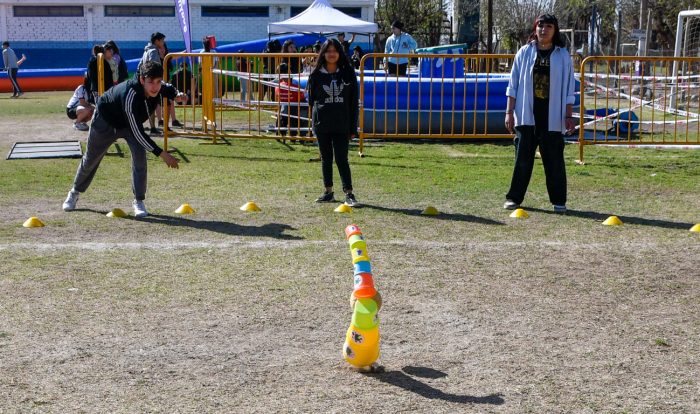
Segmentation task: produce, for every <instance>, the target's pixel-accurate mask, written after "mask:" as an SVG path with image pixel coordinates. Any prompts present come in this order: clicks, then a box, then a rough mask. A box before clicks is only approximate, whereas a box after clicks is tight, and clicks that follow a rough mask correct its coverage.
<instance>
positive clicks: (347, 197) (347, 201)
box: [345, 193, 360, 207]
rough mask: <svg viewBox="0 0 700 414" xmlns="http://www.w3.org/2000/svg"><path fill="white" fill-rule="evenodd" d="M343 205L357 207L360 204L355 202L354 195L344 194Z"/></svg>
mask: <svg viewBox="0 0 700 414" xmlns="http://www.w3.org/2000/svg"><path fill="white" fill-rule="evenodd" d="M345 205H346V206H348V207H357V206H359V205H360V203H358V202H357V199H356V198H355V194H353V193H347V194H345Z"/></svg>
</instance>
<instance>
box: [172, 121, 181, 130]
mask: <svg viewBox="0 0 700 414" xmlns="http://www.w3.org/2000/svg"><path fill="white" fill-rule="evenodd" d="M172 124H173V127H178V128H182V122H180V121H178V120H177V119H173V122H172Z"/></svg>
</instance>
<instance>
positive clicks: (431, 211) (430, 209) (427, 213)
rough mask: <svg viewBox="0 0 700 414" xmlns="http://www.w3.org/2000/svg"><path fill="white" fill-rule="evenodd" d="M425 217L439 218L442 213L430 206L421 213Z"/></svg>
mask: <svg viewBox="0 0 700 414" xmlns="http://www.w3.org/2000/svg"><path fill="white" fill-rule="evenodd" d="M421 214H422V215H424V216H437V215H438V214H440V212H439V211H438V210H437V209H436V208H435V207H433V206H428V207H426V208H425V210H423V211H422V212H421Z"/></svg>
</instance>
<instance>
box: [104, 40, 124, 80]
mask: <svg viewBox="0 0 700 414" xmlns="http://www.w3.org/2000/svg"><path fill="white" fill-rule="evenodd" d="M104 47H105V49H106V48H108V47H109V48H111V49H112V61H113V62H114V64H115V66H116V68H117V70H116V71H115V70H114V69H112V76H113V80H114V84H115V85H116V84H119V83H122V82H124V81H125V80H126V79H127V78H128V77H129V70H128V69H127V67H126V61H125V60H124V59H123V58H122V56H121V54H120V53H119V46H117V43H116V42H115V41H114V40H108V41H106V42H105V44H104ZM110 65H111V63H110Z"/></svg>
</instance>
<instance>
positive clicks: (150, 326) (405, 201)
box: [0, 93, 700, 413]
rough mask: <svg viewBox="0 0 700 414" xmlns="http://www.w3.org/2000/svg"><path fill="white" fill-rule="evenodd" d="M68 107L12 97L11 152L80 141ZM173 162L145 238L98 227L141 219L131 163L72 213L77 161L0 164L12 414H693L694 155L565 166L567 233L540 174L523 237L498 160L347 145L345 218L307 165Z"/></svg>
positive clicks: (1, 313)
mask: <svg viewBox="0 0 700 414" xmlns="http://www.w3.org/2000/svg"><path fill="white" fill-rule="evenodd" d="M68 97H69V94H68V93H46V94H27V95H25V96H24V97H23V98H21V99H19V100H9V99H0V112H1V113H3V114H4V115H3V118H2V119H1V120H0V132H1V134H0V136H1V137H0V152H2V153H3V154H6V153H7V152H8V151H9V149H10V147H11V145H12V143H13V142H15V141H19V140H28V139H31V140H52V139H76V138H79V139H82V140H84V139H85V138H86V134H84V133H80V132H77V131H74V130H72V129H71V128H70V123H69V121H68V120H67V119H66V118H65V115H64V110H63V105H65V102H66V101H67V100H68ZM5 114H7V116H5ZM170 144H171V148H172V147H174V153H175V154H176V155H177V156H178V157H179V158H180V159H181V160H182V161H183V162H182V163H181V168H180V169H179V170H168V169H167V168H166V167H165V165H164V164H163V163H162V162H160V160H158V159H156V158H155V157H153V156H149V191H148V198H147V200H146V201H147V206H148V207H149V210H150V212H151V213H152V215H151V216H150V217H148V218H146V219H140V220H136V219H133V218H127V219H110V218H108V217H106V216H105V213H107V212H108V211H109V210H111V209H112V208H115V207H120V208H122V209H124V210H126V211H128V212H130V205H131V200H132V198H133V196H132V195H131V183H130V160H129V154H128V146H126V144H125V143H121V144H120V146H121V149H122V150H123V151H124V152H125V156H124V157H120V156H118V155H108V156H107V157H106V158H105V159H104V161H103V163H102V165H101V167H100V169H99V171H98V173H97V175H96V177H95V180H94V182H93V185H92V186H91V188H90V189H89V190H88V191H87V192H86V193H85V194H83V195H82V196H81V199H80V201H79V203H78V210H76V211H75V212H71V213H64V212H63V211H62V210H61V208H60V207H61V202H62V201H63V199H64V198H65V195H66V192H67V191H68V189H69V188H70V185H71V182H72V177H73V174H74V173H75V169H76V167H77V165H78V160H77V159H60V160H34V161H7V160H3V161H0V177H2V184H1V185H0V205H1V206H2V214H0V263H2V266H1V269H2V270H1V275H0V373H2V374H1V375H0V396H1V397H0V401H1V402H0V412H55V413H64V412H119V413H133V412H192V413H201V412H222V413H227V412H245V413H248V412H348V411H350V412H369V411H374V412H425V413H439V412H444V413H452V412H460V413H462V412H473V413H484V412H489V413H543V412H577V413H588V412H590V413H593V412H605V413H660V412H664V413H671V412H673V413H696V412H700V397H699V396H700V381H698V378H700V320H699V319H698V314H700V279H698V276H700V270H698V269H700V233H693V232H690V231H688V230H689V229H690V227H691V226H693V225H694V224H695V223H698V222H700V195H699V192H700V184H698V183H700V153H699V152H698V151H693V150H689V151H678V150H663V151H661V150H651V149H636V150H631V149H621V148H590V147H589V148H586V161H587V165H585V166H577V165H575V163H574V160H575V159H576V158H577V157H578V148H577V146H575V145H570V146H567V148H566V159H567V172H568V181H569V185H568V189H569V202H568V206H569V209H570V211H569V212H568V213H567V214H566V215H558V214H554V213H553V212H552V211H551V205H550V204H549V202H548V198H547V194H546V190H545V186H544V177H543V171H542V166H541V163H540V162H539V160H538V161H537V163H536V165H535V172H534V174H533V179H532V182H531V184H530V191H529V192H528V194H527V197H526V200H525V203H524V208H525V209H526V210H527V211H528V212H529V214H530V218H529V219H526V220H515V219H511V218H510V217H509V216H508V213H509V212H508V211H505V210H503V209H502V204H503V201H504V194H505V192H506V191H507V187H508V184H509V181H510V175H511V170H512V164H513V148H512V146H510V145H506V144H483V143H482V144H474V143H465V142H453V143H449V144H448V143H441V142H416V141H412V142H401V143H392V142H372V143H369V147H368V148H367V150H366V152H367V154H368V156H367V157H365V158H359V157H358V156H357V155H356V152H355V150H356V147H353V148H351V151H352V156H351V167H352V173H353V181H354V186H355V189H356V195H357V197H358V199H359V201H360V202H362V203H363V204H364V207H362V208H357V209H355V210H354V211H353V213H351V214H339V213H334V212H333V209H334V208H335V207H336V206H337V204H316V203H314V202H313V200H314V199H315V197H316V196H318V195H319V194H320V192H321V191H322V182H321V174H320V165H319V164H318V163H310V162H308V159H309V158H311V157H314V156H315V155H316V149H315V147H313V146H310V145H298V144H293V145H283V144H281V143H278V142H276V141H269V140H266V141H256V140H230V141H229V145H226V144H224V145H215V146H214V145H206V144H202V142H201V141H195V140H188V139H181V138H178V139H175V140H172V141H171V143H170ZM3 158H4V157H3ZM336 181H337V183H336V184H337V185H339V184H340V183H339V179H338V178H337V177H336ZM338 192H339V191H338ZM249 200H253V201H255V202H256V203H257V204H258V205H259V206H260V207H261V208H262V211H261V212H259V213H246V212H243V211H241V210H239V208H238V207H240V206H241V205H242V204H244V203H245V202H246V201H249ZM185 202H187V203H189V204H190V205H192V207H194V208H195V209H196V211H197V212H196V214H194V215H188V216H180V215H177V214H175V213H174V210H175V209H176V208H177V207H178V206H179V205H180V204H182V203H185ZM428 205H432V206H435V207H436V208H437V209H438V210H439V211H440V212H441V214H440V215H439V216H436V217H430V216H422V215H420V212H421V210H423V209H424V208H425V207H426V206H428ZM612 214H615V215H617V216H619V217H620V218H621V219H622V221H623V222H624V223H625V224H624V225H622V226H619V227H609V226H603V225H602V224H601V223H602V221H603V220H604V219H605V218H607V217H608V216H609V215H612ZM29 216H38V217H39V218H41V219H42V220H43V221H44V222H45V223H46V227H43V228H35V229H26V228H23V227H22V222H23V221H24V220H25V219H27V218H28V217H29ZM350 223H356V224H358V225H359V226H360V227H361V228H362V230H363V232H364V234H365V236H366V238H367V244H368V250H369V253H370V256H371V258H372V265H373V268H374V273H375V280H376V282H377V285H378V288H379V290H380V292H381V293H382V295H383V297H384V307H383V308H382V311H381V314H380V315H381V318H382V319H381V330H382V357H381V358H380V362H381V363H382V364H383V365H384V366H385V368H386V372H385V373H382V374H362V373H358V372H356V371H354V370H351V369H350V368H348V366H347V364H346V363H345V362H344V361H343V360H342V357H341V345H342V343H343V339H344V334H345V330H346V329H347V326H348V324H349V322H350V317H351V310H350V306H349V303H348V297H349V295H350V291H351V289H352V264H351V258H350V254H349V251H348V249H347V244H346V243H345V241H344V239H343V229H344V227H345V226H346V225H348V224H350Z"/></svg>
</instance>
